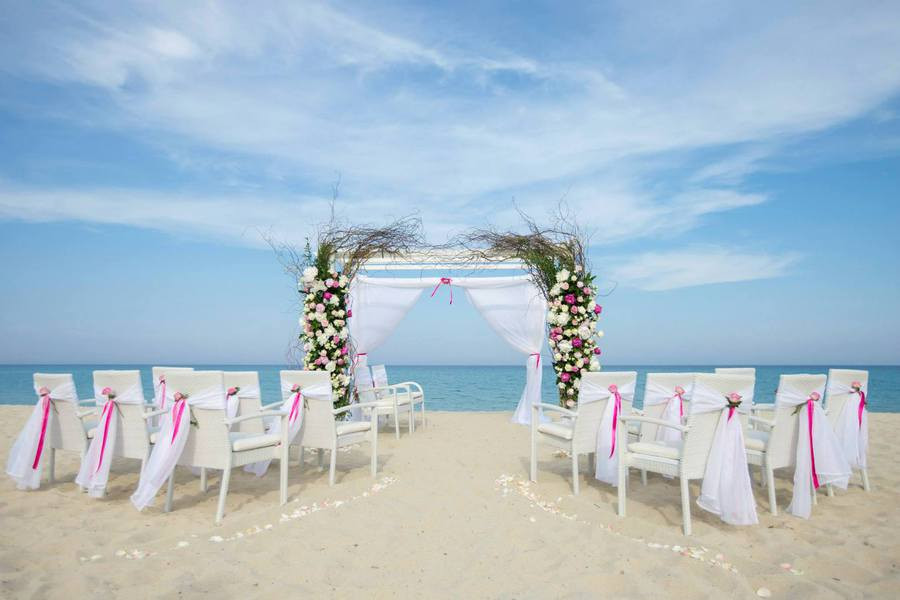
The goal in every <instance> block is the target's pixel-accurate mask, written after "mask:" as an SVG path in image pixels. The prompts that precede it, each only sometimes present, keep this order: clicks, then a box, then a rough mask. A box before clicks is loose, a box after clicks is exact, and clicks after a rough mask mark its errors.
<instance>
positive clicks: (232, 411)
mask: <svg viewBox="0 0 900 600" xmlns="http://www.w3.org/2000/svg"><path fill="white" fill-rule="evenodd" d="M229 389H230V388H229ZM227 393H228V392H227V391H226V394H227ZM241 398H246V399H251V400H253V399H255V400H259V399H261V398H262V396H261V395H260V392H259V386H257V385H252V386H251V385H248V386H238V392H237V394H234V395H232V396H226V398H225V415H226V416H227V417H228V418H229V419H233V418H235V417H236V416H237V414H238V409H239V408H240V407H241Z"/></svg>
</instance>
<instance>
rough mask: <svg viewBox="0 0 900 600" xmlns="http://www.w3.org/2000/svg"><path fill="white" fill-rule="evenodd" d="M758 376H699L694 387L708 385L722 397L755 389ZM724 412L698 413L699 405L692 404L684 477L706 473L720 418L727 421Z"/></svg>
mask: <svg viewBox="0 0 900 600" xmlns="http://www.w3.org/2000/svg"><path fill="white" fill-rule="evenodd" d="M754 382H755V377H754V376H751V375H732V374H727V373H696V374H695V375H694V387H695V388H696V387H698V386H701V385H702V386H705V387H708V388H711V389H713V390H715V391H717V392H719V393H720V394H722V397H723V402H724V397H725V396H727V395H728V394H730V393H731V392H741V391H742V390H746V389H748V388H752V387H753V384H754ZM723 412H724V411H723V410H713V411H709V412H698V410H697V403H695V402H691V410H690V413H689V414H688V422H687V427H688V430H687V432H686V433H685V434H684V444H683V446H682V451H681V471H682V476H683V477H685V478H687V479H699V478H701V477H703V475H704V473H705V472H706V462H707V460H709V453H710V450H711V449H712V444H713V440H714V439H715V436H716V428H717V427H718V426H719V419H721V418H724V417H723V416H722V415H723Z"/></svg>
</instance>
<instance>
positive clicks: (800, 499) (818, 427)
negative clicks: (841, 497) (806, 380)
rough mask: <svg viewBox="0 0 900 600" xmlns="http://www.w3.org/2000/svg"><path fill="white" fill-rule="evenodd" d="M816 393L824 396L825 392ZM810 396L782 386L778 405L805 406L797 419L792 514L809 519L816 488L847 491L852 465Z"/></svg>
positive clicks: (779, 389)
mask: <svg viewBox="0 0 900 600" xmlns="http://www.w3.org/2000/svg"><path fill="white" fill-rule="evenodd" d="M814 391H815V392H816V393H818V394H819V397H821V396H822V393H823V392H824V391H825V390H824V389H818V390H814ZM810 395H811V394H810V393H809V392H808V393H803V392H800V391H798V390H795V389H793V388H791V387H790V386H787V385H782V386H779V388H778V393H777V394H776V395H775V404H776V405H782V406H801V407H802V408H801V409H800V418H799V419H797V427H798V432H797V460H796V464H795V465H794V495H793V497H792V498H791V504H790V506H788V512H790V513H791V514H793V515H795V516H798V517H803V518H804V519H808V518H809V516H810V514H811V512H812V495H813V490H814V489H815V488H816V487H819V486H822V485H826V484H831V485H836V486H838V487H840V488H843V489H846V488H847V481H848V480H849V479H850V465H849V464H848V463H847V459H846V458H844V454H843V452H842V451H841V445H840V443H839V442H838V439H837V437H836V436H835V434H834V431H833V430H832V429H831V426H830V424H829V423H828V417H827V416H825V411H824V410H822V406H821V403H820V402H816V401H812V400H811V399H810ZM810 411H812V412H810ZM810 436H812V439H810ZM813 465H815V467H813Z"/></svg>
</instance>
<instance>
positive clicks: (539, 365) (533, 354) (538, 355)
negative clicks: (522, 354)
mask: <svg viewBox="0 0 900 600" xmlns="http://www.w3.org/2000/svg"><path fill="white" fill-rule="evenodd" d="M528 356H537V364H535V365H534V366H535V368H537V369H540V368H541V353H540V352H532V353H531V354H529V355H528Z"/></svg>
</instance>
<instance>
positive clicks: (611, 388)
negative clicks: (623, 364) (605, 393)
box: [606, 384, 619, 394]
mask: <svg viewBox="0 0 900 600" xmlns="http://www.w3.org/2000/svg"><path fill="white" fill-rule="evenodd" d="M606 389H608V390H609V393H610V394H615V393H616V392H618V391H619V386H617V385H616V384H612V385H611V386H609V387H608V388H606Z"/></svg>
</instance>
